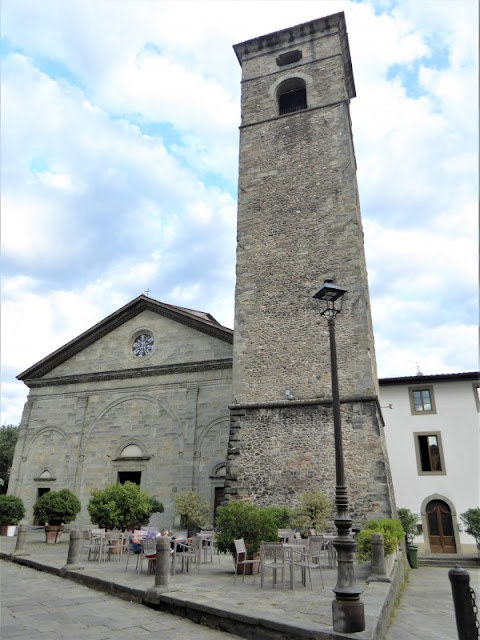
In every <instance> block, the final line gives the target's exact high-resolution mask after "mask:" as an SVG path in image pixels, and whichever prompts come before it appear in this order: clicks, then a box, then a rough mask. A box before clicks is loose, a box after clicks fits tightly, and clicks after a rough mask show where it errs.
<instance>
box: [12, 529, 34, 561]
mask: <svg viewBox="0 0 480 640" xmlns="http://www.w3.org/2000/svg"><path fill="white" fill-rule="evenodd" d="M26 537H27V525H26V524H19V525H18V529H17V542H16V545H15V551H14V552H13V555H14V556H29V555H30V554H29V553H26V551H25V538H26Z"/></svg>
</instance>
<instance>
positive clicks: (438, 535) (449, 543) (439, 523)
mask: <svg viewBox="0 0 480 640" xmlns="http://www.w3.org/2000/svg"><path fill="white" fill-rule="evenodd" d="M425 512H426V516H427V523H428V539H429V543H430V551H431V552H432V553H457V547H456V545H455V534H454V531H453V521H452V512H451V510H450V507H449V506H448V504H447V503H446V502H443V500H432V501H431V502H429V503H428V504H427V507H426V509H425Z"/></svg>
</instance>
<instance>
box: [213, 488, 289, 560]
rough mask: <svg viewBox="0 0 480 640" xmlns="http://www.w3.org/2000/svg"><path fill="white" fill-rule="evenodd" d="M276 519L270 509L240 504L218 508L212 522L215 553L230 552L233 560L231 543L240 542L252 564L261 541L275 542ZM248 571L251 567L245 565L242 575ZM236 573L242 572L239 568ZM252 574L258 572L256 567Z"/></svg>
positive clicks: (232, 503)
mask: <svg viewBox="0 0 480 640" xmlns="http://www.w3.org/2000/svg"><path fill="white" fill-rule="evenodd" d="M277 516H278V513H277V512H276V511H275V510H274V509H272V508H271V507H259V506H257V505H255V504H253V503H251V502H243V501H240V500H236V501H234V502H231V503H230V504H228V505H226V506H224V507H219V509H218V515H217V519H216V522H215V525H216V536H215V545H216V547H217V549H218V550H219V551H222V552H224V553H226V552H229V551H230V552H231V553H232V555H233V557H234V560H235V557H236V556H235V544H234V541H235V540H239V539H240V538H243V539H244V541H245V546H246V548H247V552H248V555H247V558H248V559H249V560H252V559H253V558H254V557H256V556H257V555H258V551H259V549H260V545H261V543H262V541H265V542H272V541H277V540H278V519H277ZM259 562H260V560H259ZM251 567H252V565H251V564H250V565H246V567H245V573H248V572H249V570H250V569H249V568H251ZM238 570H239V571H240V572H242V571H243V568H241V569H238ZM254 570H255V569H254ZM256 570H257V571H258V565H257V566H256Z"/></svg>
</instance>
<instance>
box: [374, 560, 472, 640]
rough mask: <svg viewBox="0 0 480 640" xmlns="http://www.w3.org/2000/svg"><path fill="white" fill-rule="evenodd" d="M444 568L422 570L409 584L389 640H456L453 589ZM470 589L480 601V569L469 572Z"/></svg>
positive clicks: (414, 575) (409, 575) (411, 574)
mask: <svg viewBox="0 0 480 640" xmlns="http://www.w3.org/2000/svg"><path fill="white" fill-rule="evenodd" d="M448 572H449V569H447V568H445V567H420V568H419V569H415V570H413V571H409V573H408V582H407V584H406V586H405V589H404V591H403V594H402V597H401V601H400V604H399V606H398V608H397V610H396V611H395V613H394V618H393V621H392V624H391V626H390V628H389V630H388V632H387V635H386V640H457V638H458V635H457V626H456V623H455V611H454V608H453V599H452V588H451V585H450V580H449V577H448ZM468 573H469V574H470V586H471V587H472V588H473V589H474V590H475V592H476V594H477V598H480V569H476V568H473V569H472V568H469V569H468Z"/></svg>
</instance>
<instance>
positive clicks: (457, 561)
mask: <svg viewBox="0 0 480 640" xmlns="http://www.w3.org/2000/svg"><path fill="white" fill-rule="evenodd" d="M457 565H460V566H461V567H463V568H464V569H468V568H469V567H480V558H476V557H475V556H471V557H466V556H457V557H455V556H453V555H450V556H443V557H442V556H437V557H435V558H421V557H420V558H418V566H419V567H449V568H454V567H456V566H457Z"/></svg>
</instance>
